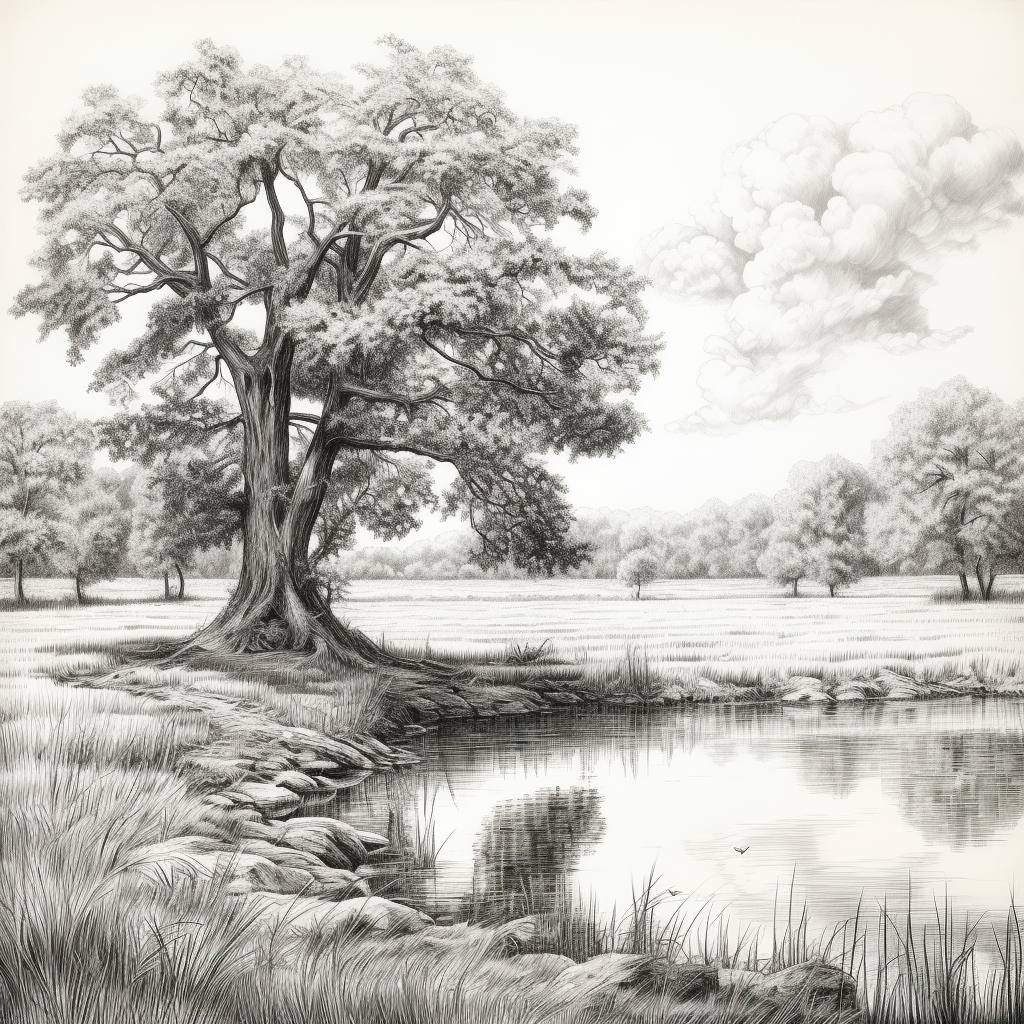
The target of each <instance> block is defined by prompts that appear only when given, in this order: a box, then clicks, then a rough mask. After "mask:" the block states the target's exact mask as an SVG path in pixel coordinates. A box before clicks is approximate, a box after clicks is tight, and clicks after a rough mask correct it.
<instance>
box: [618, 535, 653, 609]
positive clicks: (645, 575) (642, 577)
mask: <svg viewBox="0 0 1024 1024" xmlns="http://www.w3.org/2000/svg"><path fill="white" fill-rule="evenodd" d="M658 568H659V565H658V557H657V555H655V554H654V553H653V552H652V551H647V550H645V549H642V548H641V549H639V550H636V551H630V552H629V553H628V554H627V555H626V556H625V557H624V558H623V559H622V561H621V562H619V571H618V574H617V575H618V578H619V579H620V580H621V581H622V582H623V583H625V584H626V586H627V587H630V588H632V587H636V599H637V600H638V601H639V600H640V588H641V587H646V586H648V585H650V584H651V583H653V582H654V581H655V580H656V579H657V578H658Z"/></svg>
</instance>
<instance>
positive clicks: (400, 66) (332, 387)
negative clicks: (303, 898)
mask: <svg viewBox="0 0 1024 1024" xmlns="http://www.w3.org/2000/svg"><path fill="white" fill-rule="evenodd" d="M386 47H387V60H386V62H385V63H384V64H383V66H367V65H363V66H361V67H360V68H359V73H360V76H361V82H360V84H359V85H357V86H351V85H349V84H348V83H346V82H345V81H343V80H342V79H341V78H340V77H338V76H336V75H333V74H325V73H320V72H317V71H315V70H313V69H312V68H310V67H309V66H308V65H307V64H306V62H304V61H302V60H298V59H291V60H289V61H287V62H286V63H285V64H284V66H283V67H280V68H277V69H271V68H268V67H263V66H258V65H257V66H253V67H246V66H244V65H243V62H242V61H241V59H240V57H239V55H238V54H237V52H235V51H234V50H232V49H230V48H227V47H218V46H215V45H214V44H213V43H211V42H209V41H205V42H202V43H200V44H199V45H198V53H197V55H196V56H195V57H194V58H193V59H191V60H189V61H186V62H185V63H183V64H182V65H181V66H179V67H177V68H175V69H174V70H172V71H170V72H168V73H166V74H164V75H162V76H161V77H160V79H159V81H158V90H159V95H160V99H161V100H162V101H163V109H162V111H161V112H160V113H159V114H157V115H156V117H154V116H153V115H151V114H150V113H149V111H148V110H146V109H145V108H144V107H143V106H142V104H141V101H136V100H134V99H131V98H126V97H122V96H120V95H119V94H118V93H117V92H116V91H115V90H114V89H113V88H110V87H96V88H92V89H89V90H87V92H86V93H85V97H84V99H85V106H84V108H83V109H82V110H80V111H78V112H76V113H75V114H74V115H73V116H72V117H71V118H69V119H68V120H67V121H66V122H65V123H64V126H63V129H62V133H61V137H60V142H61V151H60V152H59V153H57V154H55V155H53V156H51V157H49V158H47V159H45V160H43V161H42V162H41V163H40V164H39V165H38V166H37V167H35V168H34V169H33V170H32V171H30V173H29V174H28V176H27V185H26V188H25V190H24V193H23V194H24V196H25V198H26V199H28V200H32V201H35V202H36V203H37V204H38V206H39V212H40V218H39V228H40V233H41V234H42V236H43V246H42V249H41V250H40V252H39V253H38V254H37V256H36V258H35V261H34V262H35V266H36V268H37V269H38V271H39V272H40V281H39V282H38V283H35V284H33V285H31V286H29V287H27V288H25V289H24V290H23V291H22V292H21V294H20V295H19V297H18V301H17V306H16V312H17V313H19V314H33V315H36V316H38V317H39V320H40V329H41V333H42V335H44V336H45V335H48V334H50V333H52V332H54V331H59V330H66V332H67V336H68V341H69V356H70V357H71V358H72V359H73V360H77V359H79V358H81V353H82V352H83V350H84V349H86V348H88V347H89V346H91V345H93V344H95V343H96V342H98V341H99V340H100V338H101V337H103V336H105V335H107V333H108V328H110V327H111V326H112V325H113V324H114V323H115V322H116V321H117V319H118V317H119V312H120V310H121V309H122V308H126V307H123V306H122V305H121V303H122V302H124V303H128V304H130V305H131V306H135V305H136V304H141V305H142V306H143V307H145V306H147V305H148V320H147V322H146V326H145V328H144V329H143V330H141V331H140V332H139V333H138V334H137V336H136V337H135V338H134V339H133V340H132V341H130V342H129V343H128V344H127V345H126V346H125V347H124V348H123V349H120V350H114V349H111V350H110V351H108V352H107V354H106V357H105V358H104V359H102V360H101V361H100V363H99V368H98V371H97V377H96V386H98V387H101V388H105V389H107V390H109V391H112V392H114V393H115V394H117V395H119V396H121V397H123V398H125V399H126V400H128V401H132V400H133V399H134V396H135V390H134V389H135V388H136V387H137V386H139V385H140V384H143V383H145V384H147V385H148V382H149V380H150V378H151V377H152V376H153V375H154V374H156V373H159V372H161V371H162V370H165V369H168V368H170V369H171V370H172V373H171V375H170V379H169V381H168V383H167V385H166V387H164V389H163V391H162V392H161V393H160V394H159V396H158V397H159V398H160V403H159V405H157V406H155V407H153V408H149V409H146V410H140V411H139V412H138V417H139V419H145V420H148V421H149V422H150V423H153V422H160V423H167V422H176V423H177V424H178V425H179V426H180V428H181V432H186V433H187V432H191V433H192V434H202V435H210V434H213V433H219V432H230V433H231V434H232V435H233V436H235V437H237V438H238V441H237V444H238V449H239V451H240V452H241V462H240V471H241V474H242V477H243V486H244V492H245V503H244V510H243V511H244V516H243V527H242V535H243V551H244V555H243V565H242V572H241V576H240V578H239V581H238V585H237V587H235V589H234V591H233V593H232V596H231V597H230V599H229V601H228V603H227V605H226V606H225V608H224V609H223V610H222V611H221V612H220V614H218V615H217V616H216V617H215V618H214V619H213V620H212V621H211V622H210V623H209V624H207V625H206V626H205V627H203V629H202V630H201V631H200V633H199V634H197V635H196V636H194V637H192V638H190V639H188V640H186V641H183V643H182V645H181V648H180V651H181V654H182V655H183V656H186V657H187V656H188V655H189V654H190V653H191V652H207V651H213V652H224V653H238V652H255V651H270V650H280V651H289V652H294V651H303V652H307V653H312V652H313V651H314V650H327V651H333V652H335V653H336V654H337V655H339V656H342V657H344V658H345V659H346V660H351V658H352V657H353V656H355V657H359V658H361V659H365V660H367V661H382V660H385V659H386V658H388V657H389V655H387V654H385V652H384V651H382V650H381V649H380V648H379V647H377V646H376V645H375V644H373V643H372V641H370V640H369V639H368V638H367V637H365V636H364V635H362V634H361V633H359V632H358V631H356V630H354V629H351V628H349V627H347V626H346V625H345V624H343V623H341V622H340V621H339V620H338V619H336V618H335V616H334V615H333V614H332V612H331V610H330V608H329V607H327V606H326V604H325V602H324V596H323V592H322V589H321V587H320V586H319V584H318V581H317V579H316V576H315V574H314V573H313V572H312V571H311V570H310V567H309V562H308V555H309V551H310V547H311V543H312V536H313V532H314V530H315V524H316V519H317V514H318V512H319V510H320V506H321V505H322V503H323V501H324V498H325V496H326V494H327V491H328V485H329V481H330V478H331V475H332V473H333V471H334V467H335V464H336V462H337V460H338V459H339V458H341V459H345V458H346V457H348V456H350V455H352V454H354V453H358V452H371V453H384V454H389V455H402V454H412V455H420V456H422V457H424V458H426V459H429V460H430V461H431V462H433V463H443V464H445V465H448V466H451V467H453V468H454V469H455V471H456V474H457V478H456V480H455V482H454V483H453V484H452V485H451V486H450V487H449V489H448V491H447V493H446V494H445V496H444V498H443V503H442V509H443V511H444V512H445V513H447V514H460V515H464V516H466V517H468V519H469V522H470V525H471V527H472V528H473V529H474V531H475V532H476V535H477V548H476V549H475V553H474V557H476V558H477V559H478V560H479V561H480V562H481V563H482V564H486V565H494V564H498V563H503V562H505V561H507V560H511V561H512V562H513V563H514V564H515V565H516V566H518V567H521V568H522V569H524V570H528V571H531V572H553V571H558V570H562V569H565V568H567V567H571V566H576V565H579V564H580V563H581V561H582V559H583V558H584V557H585V555H586V549H585V547H580V546H579V545H577V544H574V543H572V542H571V541H570V539H569V537H568V533H569V528H570V525H571V522H572V515H571V509H570V506H569V503H568V501H567V499H566V491H565V486H564V484H563V482H562V481H561V480H560V478H558V477H557V476H555V475H554V474H553V473H552V472H551V471H550V470H549V469H548V468H547V466H546V464H545V462H544V458H545V456H547V455H549V454H564V455H566V456H568V457H570V458H576V457H590V456H602V455H603V456H608V455H613V454H615V453H616V452H618V451H619V450H620V449H621V447H622V446H623V445H624V444H626V443H628V442H630V441H631V440H633V439H634V438H635V437H636V436H637V435H638V434H639V432H640V431H641V429H642V427H643V420H642V417H641V416H640V415H639V414H638V412H637V411H636V409H635V408H634V407H633V405H632V404H631V402H630V401H629V400H628V399H627V398H624V397H623V396H625V395H629V394H631V393H635V392H636V391H637V390H638V389H639V387H640V384H641V382H642V380H643V377H644V376H645V375H646V374H647V373H649V372H651V371H653V370H654V369H655V368H656V365H657V352H658V348H659V344H658V340H657V339H656V338H653V337H650V336H648V335H646V334H644V323H645V321H646V317H647V314H646V311H645V309H644V306H643V302H642V297H641V296H642V292H643V288H644V287H645V282H644V280H643V279H642V278H641V277H640V276H639V275H637V274H635V273H634V272H632V271H631V270H629V269H628V268H625V267H623V266H622V265H620V264H619V263H618V262H617V261H615V260H614V259H612V258H610V257H608V256H607V255H605V254H603V253H599V252H598V253H593V254H589V255H577V254H575V253H574V252H571V251H569V250H568V249H566V248H563V247H562V246H560V245H559V244H558V242H557V241H556V239H555V238H554V237H553V236H552V235H551V234H550V232H551V231H552V230H553V229H554V228H555V227H556V226H557V225H559V224H560V223H565V222H567V221H575V222H576V223H577V224H578V225H579V226H581V227H582V228H584V229H586V228H587V227H589V225H590V223H591V220H592V217H593V215H594V210H593V208H592V206H591V204H590V203H589V201H588V198H587V196H586V195H585V193H583V192H581V191H580V190H578V189H575V188H570V187H566V185H565V179H566V177H567V175H568V174H569V173H571V172H572V166H571V160H572V156H573V154H574V152H575V146H574V140H575V135H576V132H575V130H574V129H573V128H571V127H570V126H568V125H565V124H563V123H561V122H559V121H557V120H554V119H549V118H520V117H517V116H516V115H515V114H514V113H513V112H512V111H511V110H510V109H509V108H508V106H507V104H506V102H505V100H504V98H503V97H502V96H501V94H500V93H499V92H498V90H497V89H495V88H493V87H491V86H489V85H487V84H485V83H483V82H481V81H480V80H479V79H478V78H477V77H476V75H475V74H474V73H473V71H472V68H471V62H470V60H469V59H468V58H467V57H465V56H463V55H461V54H459V53H457V52H455V51H454V50H452V49H450V48H448V47H440V48H436V49H434V50H431V51H430V52H420V51H419V50H417V49H415V48H414V47H412V46H409V45H408V44H406V43H404V42H402V41H400V40H397V39H394V38H389V39H387V40H386ZM236 317H237V319H236ZM220 381H224V382H226V385H227V391H226V392H225V397H223V398H218V399H211V398H210V395H212V394H216V393H217V392H216V391H209V390H208V389H210V388H213V387H215V385H216V386H217V387H219V386H220V385H219V383H218V382H220ZM300 406H301V408H300ZM307 410H309V411H307ZM313 410H315V411H313ZM297 424H303V425H308V426H311V427H312V428H313V429H312V433H311V434H309V435H308V436H307V435H297V434H296V433H295V428H296V425H297ZM168 436H169V437H170V438H171V439H170V441H169V443H170V444H178V443H180V441H181V433H180V432H179V433H178V434H177V435H173V436H172V435H170V434H169V435H168ZM296 465H299V468H298V471H297V472H296V471H295V468H294V467H295V466H296Z"/></svg>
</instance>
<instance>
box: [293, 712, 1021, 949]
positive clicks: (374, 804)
mask: <svg viewBox="0 0 1024 1024" xmlns="http://www.w3.org/2000/svg"><path fill="white" fill-rule="evenodd" d="M415 749H416V751H417V753H419V754H420V755H421V756H422V758H423V760H422V763H421V764H420V765H418V766H416V767H415V768H414V769H412V770H410V771H407V772H404V773H402V774H400V775H399V776H397V777H392V778H390V779H374V780H371V781H370V782H368V783H367V784H364V785H363V786H362V787H360V788H358V789H354V790H350V791H347V792H344V793H343V794H341V795H339V797H338V798H337V800H338V803H337V812H338V813H339V814H341V815H342V816H343V817H345V818H347V819H348V820H350V821H353V822H355V823H358V824H361V825H363V826H364V827H368V828H371V829H373V830H374V831H378V832H383V833H385V834H390V836H391V838H392V840H393V841H394V842H396V843H398V844H400V845H403V846H404V847H405V848H406V849H407V851H408V856H407V857H406V858H405V862H404V863H403V864H402V865H401V866H400V868H399V866H398V865H395V866H394V869H393V871H390V872H389V870H384V871H383V872H382V875H381V877H380V879H379V880H378V881H379V883H380V884H381V885H382V886H384V887H385V889H386V887H387V886H388V885H391V886H393V887H395V888H396V890H397V891H398V892H399V893H400V894H401V895H402V896H404V897H409V898H411V899H412V900H413V901H414V902H417V903H418V904H419V905H421V906H422V907H423V908H424V909H427V910H428V911H430V912H433V913H435V914H438V915H440V916H441V917H442V918H444V917H446V916H448V915H452V916H455V917H459V916H465V915H466V908H467V906H469V905H470V903H471V902H472V903H473V904H474V905H476V906H477V907H479V906H481V905H486V904H487V903H489V902H490V903H493V904H495V905H496V906H500V907H502V908H503V909H505V910H506V911H508V910H512V911H526V910H542V909H545V904H546V903H550V902H551V901H553V900H555V899H556V898H558V897H559V896H560V895H561V896H564V894H565V892H566V891H567V889H568V890H569V891H573V892H578V893H579V894H581V896H582V897H583V898H584V899H588V898H589V897H590V896H591V895H593V896H594V897H595V898H596V900H597V904H598V905H599V907H600V908H601V910H602V912H604V913H610V912H611V910H612V908H613V907H614V908H616V911H617V913H619V914H620V915H621V913H622V911H623V909H624V908H628V907H629V905H630V903H631V901H632V898H633V896H632V893H633V890H634V888H636V887H637V886H639V885H640V883H641V882H642V880H643V878H644V876H645V875H647V873H648V872H649V871H651V870H652V869H653V871H654V874H655V876H656V878H657V879H658V888H659V889H660V890H662V891H664V890H667V889H672V890H675V891H676V895H667V896H666V897H665V904H664V912H666V913H668V912H670V911H671V909H672V908H673V904H675V905H676V906H678V904H679V903H680V902H681V901H684V900H685V901H686V904H685V907H684V910H685V912H686V913H694V912H696V911H697V910H698V909H699V907H700V906H702V905H704V904H705V903H708V905H709V907H710V908H712V909H711V910H709V911H705V913H710V914H712V915H715V914H718V913H719V912H721V914H722V918H723V919H728V921H729V922H730V926H731V927H732V928H733V929H736V928H740V927H747V928H753V929H757V928H762V929H765V930H766V932H767V935H768V937H769V943H770V936H771V929H772V920H773V917H776V918H777V917H778V916H779V915H780V914H781V915H782V916H783V918H784V917H785V915H786V914H787V913H788V910H787V907H788V902H789V896H790V888H791V885H792V889H793V897H794V903H795V905H796V906H797V907H798V908H799V907H802V906H803V905H804V903H806V906H807V911H808V914H809V918H810V927H809V934H810V935H811V937H813V936H814V934H815V933H816V930H817V932H821V931H824V930H826V929H828V928H830V927H831V926H832V925H834V924H835V923H837V922H839V921H841V920H844V919H847V918H849V917H852V916H853V914H854V913H855V911H856V908H857V905H858V901H860V900H863V906H864V908H865V909H867V910H870V911H875V910H877V907H878V905H880V904H882V903H883V902H884V901H887V903H888V907H889V910H890V912H898V913H905V912H906V907H907V896H908V889H909V890H911V891H912V894H913V898H912V906H914V907H916V908H917V909H916V911H915V912H917V913H921V914H925V915H926V916H930V918H931V920H932V921H934V913H935V910H934V904H933V896H934V897H935V898H936V899H937V900H938V902H939V904H940V905H942V904H943V903H944V901H945V900H946V898H947V896H948V900H949V903H950V905H951V906H952V907H954V908H955V909H956V911H957V913H958V915H960V917H961V919H962V917H963V915H965V914H969V915H970V917H971V919H972V920H973V919H977V918H978V917H979V915H986V916H987V917H990V918H991V920H992V923H996V922H997V921H998V919H999V917H1000V916H1002V914H1003V912H1005V909H1006V907H1007V906H1008V905H1009V902H1010V898H1011V893H1012V892H1013V891H1014V888H1015V886H1016V888H1017V902H1018V904H1019V903H1020V898H1021V897H1020V894H1021V890H1022V888H1024V887H1022V886H1021V884H1020V883H1021V882H1022V881H1024V701H1017V700H1015V701H1005V700H1004V701H995V700H988V701H985V700H973V701H972V700H969V699H966V700H962V701H954V702H927V703H900V704H886V705H873V706H858V707H848V706H841V707H832V708H824V709H823V708H818V707H806V706H803V707H791V708H779V707H737V706H712V705H705V706H698V707H687V708H667V709H659V710H657V711H654V712H651V713H638V712H635V711H624V712H614V713H613V712H608V711H601V712H594V711H590V712H586V713H579V714H571V713H560V714H556V715H548V716H537V717H534V718H531V719H516V720H508V719H490V720H487V721H483V722H473V723H466V724H459V725H450V726H445V727H444V728H442V729H441V730H440V731H438V732H436V733H433V734H431V735H428V736H426V737H423V738H422V740H421V741H420V742H419V743H418V744H417V745H416V746H415ZM311 813H320V814H322V813H324V810H323V809H322V808H321V809H318V810H315V811H311ZM737 848H739V849H745V851H746V852H744V853H740V852H738V850H737ZM794 878H795V881H794ZM777 894H778V895H777ZM708 901H710V902H708ZM985 928H986V930H987V925H985Z"/></svg>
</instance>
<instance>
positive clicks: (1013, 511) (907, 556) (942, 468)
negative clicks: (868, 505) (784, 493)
mask: <svg viewBox="0 0 1024 1024" xmlns="http://www.w3.org/2000/svg"><path fill="white" fill-rule="evenodd" d="M1021 436H1024V403H1021V402H1018V403H1016V404H1013V405H1010V404H1008V403H1006V402H1004V401H1003V400H1002V399H1000V398H999V397H998V396H997V395H995V394H993V392H991V391H989V390H987V389H985V388H979V387H976V386H975V385H973V384H971V383H970V382H969V381H967V380H966V379H965V378H963V377H954V378H953V379H951V380H948V381H946V382H945V383H944V384H942V385H940V386H939V387H937V388H925V389H922V391H921V393H920V394H919V396H918V397H917V398H916V399H915V400H914V401H912V402H907V403H905V404H903V405H901V406H900V407H899V408H898V409H897V410H896V412H895V413H894V414H893V416H892V419H891V425H890V429H889V433H888V434H887V435H886V436H885V437H884V438H882V439H881V440H880V441H877V442H876V443H875V445H874V459H873V462H872V473H873V475H874V476H875V478H876V479H877V480H878V483H879V487H880V490H881V493H882V495H883V496H884V499H883V500H882V501H881V502H880V503H879V504H877V505H876V506H875V507H874V508H873V509H872V510H871V512H870V515H869V533H870V538H871V545H872V548H873V549H874V550H875V552H876V553H877V556H878V557H879V559H880V560H881V561H882V562H883V563H884V564H887V565H890V566H893V567H895V568H896V569H898V570H899V571H907V570H915V569H916V570H917V571H922V570H926V571H932V572H935V571H945V572H952V573H955V574H956V575H957V576H958V577H959V579H960V588H961V593H962V594H963V596H964V597H967V596H968V595H969V593H970V587H969V577H970V576H972V575H973V576H975V577H976V578H977V581H978V590H979V594H980V596H981V597H983V598H987V597H989V596H991V592H992V584H993V581H994V580H995V578H996V576H997V574H998V573H1000V572H1005V571H1007V570H1013V569H1014V568H1016V567H1019V566H1020V565H1021V564H1022V561H1024V529H1022V524H1024V514H1022V510H1024V451H1022V449H1021V444H1020V439H1021Z"/></svg>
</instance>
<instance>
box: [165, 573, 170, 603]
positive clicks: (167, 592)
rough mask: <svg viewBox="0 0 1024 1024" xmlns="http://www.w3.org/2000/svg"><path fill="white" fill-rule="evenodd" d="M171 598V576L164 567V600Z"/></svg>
mask: <svg viewBox="0 0 1024 1024" xmlns="http://www.w3.org/2000/svg"><path fill="white" fill-rule="evenodd" d="M170 599H171V577H170V574H169V573H168V572H167V570H166V569H164V600H165V601H170Z"/></svg>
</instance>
